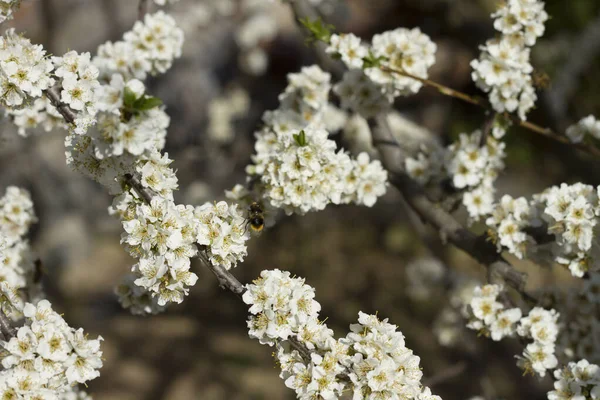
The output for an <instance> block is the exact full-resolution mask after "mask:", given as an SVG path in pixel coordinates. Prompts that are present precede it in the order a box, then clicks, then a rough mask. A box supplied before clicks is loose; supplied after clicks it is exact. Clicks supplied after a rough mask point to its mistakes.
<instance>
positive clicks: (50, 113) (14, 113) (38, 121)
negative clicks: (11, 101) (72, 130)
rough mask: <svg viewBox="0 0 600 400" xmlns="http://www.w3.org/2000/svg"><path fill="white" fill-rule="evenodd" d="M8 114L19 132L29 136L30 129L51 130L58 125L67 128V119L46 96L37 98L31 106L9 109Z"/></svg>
mask: <svg viewBox="0 0 600 400" xmlns="http://www.w3.org/2000/svg"><path fill="white" fill-rule="evenodd" d="M6 114H7V115H9V116H10V117H11V119H12V122H13V124H15V126H16V127H17V128H18V131H17V132H18V134H19V135H21V136H27V135H28V134H29V132H28V130H31V129H35V128H37V127H40V126H41V127H42V128H43V129H44V131H46V132H50V131H52V130H53V129H55V128H57V127H62V128H65V129H66V127H67V126H66V124H65V121H64V119H63V117H62V115H60V113H59V112H58V111H57V110H56V108H55V107H54V106H53V105H52V104H51V103H50V100H48V99H47V98H46V97H38V98H36V99H35V100H34V101H33V102H32V103H31V104H29V106H27V107H23V108H19V109H7V110H6Z"/></svg>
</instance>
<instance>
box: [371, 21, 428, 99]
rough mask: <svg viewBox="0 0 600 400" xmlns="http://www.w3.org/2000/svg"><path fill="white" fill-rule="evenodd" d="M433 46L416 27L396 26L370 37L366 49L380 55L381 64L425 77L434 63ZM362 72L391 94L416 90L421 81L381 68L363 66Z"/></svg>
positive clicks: (419, 87)
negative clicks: (369, 45)
mask: <svg viewBox="0 0 600 400" xmlns="http://www.w3.org/2000/svg"><path fill="white" fill-rule="evenodd" d="M436 50H437V46H436V44H435V43H434V42H432V41H431V39H430V38H429V36H427V35H426V34H424V33H422V32H421V30H420V29H419V28H413V29H406V28H398V29H394V30H393V31H387V32H384V33H381V34H377V35H375V36H373V39H372V44H371V48H370V51H371V52H372V53H373V55H374V56H375V57H383V61H382V62H381V66H382V67H384V68H385V67H388V68H391V69H394V70H397V71H401V72H404V73H408V74H410V75H413V76H416V77H418V78H423V79H426V78H427V76H428V70H429V68H430V67H431V66H432V65H433V64H434V63H435V52H436ZM365 73H366V74H367V76H368V77H369V78H370V79H371V80H372V81H373V82H375V83H377V84H378V85H380V86H381V87H382V88H383V90H384V92H385V93H387V94H389V95H391V96H394V97H396V96H408V95H411V94H415V93H417V92H418V91H419V90H420V89H421V87H422V86H423V84H422V83H421V82H419V81H417V80H415V79H412V78H409V77H406V76H401V75H398V74H397V73H394V72H390V71H386V70H384V69H382V68H381V67H378V66H376V67H374V68H366V69H365Z"/></svg>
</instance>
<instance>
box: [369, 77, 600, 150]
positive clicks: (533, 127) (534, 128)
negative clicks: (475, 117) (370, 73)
mask: <svg viewBox="0 0 600 400" xmlns="http://www.w3.org/2000/svg"><path fill="white" fill-rule="evenodd" d="M380 68H381V70H382V71H384V72H388V73H393V74H396V75H400V76H404V77H407V78H411V79H414V80H416V81H419V82H421V83H422V84H423V85H425V86H429V87H433V88H436V89H437V90H438V91H439V92H440V93H441V94H443V95H446V96H450V97H454V98H456V99H460V100H462V101H464V102H467V103H470V104H473V105H476V106H478V107H481V108H484V109H486V110H488V111H489V112H494V110H493V108H492V106H491V105H490V104H489V102H488V101H487V100H485V99H483V98H481V97H479V96H471V95H469V94H466V93H463V92H461V91H458V90H455V89H452V88H450V87H448V86H446V85H443V84H441V83H438V82H434V81H432V80H430V79H424V78H420V77H418V76H415V75H413V74H410V73H408V72H406V71H404V70H400V69H395V68H390V67H386V66H381V67H380ZM504 116H505V117H507V118H509V119H510V120H511V121H512V122H513V123H514V124H515V125H518V126H520V127H521V128H525V129H527V130H529V131H531V132H534V133H537V134H539V135H542V136H545V137H548V138H550V139H552V140H555V141H557V142H560V143H563V144H567V145H569V146H573V147H575V148H577V149H579V150H582V151H584V152H586V153H589V154H591V155H593V156H595V157H598V158H600V149H598V148H596V147H594V146H589V145H586V144H585V143H572V142H571V141H570V140H569V138H567V137H566V136H564V135H559V134H558V133H556V132H554V131H553V130H552V129H550V128H544V127H542V126H539V125H537V124H534V123H532V122H528V121H523V120H521V119H520V118H519V117H518V116H516V115H513V114H509V113H504Z"/></svg>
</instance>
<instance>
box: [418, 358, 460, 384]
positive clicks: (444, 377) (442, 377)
mask: <svg viewBox="0 0 600 400" xmlns="http://www.w3.org/2000/svg"><path fill="white" fill-rule="evenodd" d="M466 370H467V363H466V362H459V363H457V364H455V365H451V366H450V367H448V368H446V369H444V370H442V371H441V372H440V373H438V374H436V375H434V376H432V377H431V378H428V379H424V380H423V386H427V387H433V386H435V385H439V384H440V383H444V382H447V381H449V380H451V379H454V378H456V377H457V376H459V375H461V374H462V373H463V372H465V371H466Z"/></svg>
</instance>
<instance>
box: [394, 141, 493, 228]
mask: <svg viewBox="0 0 600 400" xmlns="http://www.w3.org/2000/svg"><path fill="white" fill-rule="evenodd" d="M504 148H505V144H504V143H503V142H501V141H498V140H496V139H494V138H493V137H489V136H488V137H487V138H486V142H485V144H483V145H482V144H481V131H479V130H477V131H475V132H473V133H472V134H471V135H467V134H464V133H462V134H460V137H459V140H458V141H456V142H455V143H453V144H451V145H450V146H449V147H448V148H446V149H442V148H438V147H432V148H431V149H429V148H427V147H423V149H422V151H421V152H419V153H418V154H417V155H416V157H407V158H406V159H405V161H404V165H405V168H406V172H407V174H408V175H409V176H410V177H412V178H413V179H415V180H416V181H417V182H419V183H420V184H422V185H427V184H429V183H436V184H439V183H441V180H443V179H446V178H448V179H451V181H452V185H453V187H454V188H455V189H458V190H460V191H462V192H463V198H462V202H463V205H464V206H465V208H466V209H467V212H468V213H469V217H470V218H471V220H475V221H476V220H479V219H480V218H481V217H483V216H485V215H488V214H490V213H491V212H492V210H493V204H494V193H495V191H496V189H495V187H494V183H495V181H496V178H497V176H498V173H499V171H501V170H502V169H503V168H504V156H505V152H504Z"/></svg>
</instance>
